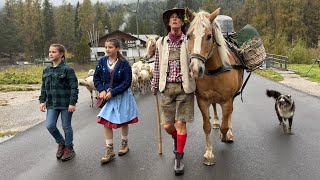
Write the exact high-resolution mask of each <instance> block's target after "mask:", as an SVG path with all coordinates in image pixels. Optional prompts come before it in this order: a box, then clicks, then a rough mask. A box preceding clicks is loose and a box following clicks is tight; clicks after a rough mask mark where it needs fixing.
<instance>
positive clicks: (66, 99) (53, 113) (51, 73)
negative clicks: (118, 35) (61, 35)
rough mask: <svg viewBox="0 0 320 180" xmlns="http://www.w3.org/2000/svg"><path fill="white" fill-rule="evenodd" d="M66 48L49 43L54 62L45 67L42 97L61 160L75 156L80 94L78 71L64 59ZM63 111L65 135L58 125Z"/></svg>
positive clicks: (40, 98) (41, 100) (49, 128)
mask: <svg viewBox="0 0 320 180" xmlns="http://www.w3.org/2000/svg"><path fill="white" fill-rule="evenodd" d="M65 51H66V50H65V48H64V46H63V45H60V44H52V45H51V46H50V48H49V58H50V60H51V61H52V64H51V65H49V66H48V67H46V68H45V69H44V70H43V73H42V86H41V95H40V97H39V101H40V111H42V112H45V111H46V110H47V115H46V127H47V129H48V131H49V132H50V134H51V135H52V136H53V137H54V139H55V140H56V143H57V144H58V150H57V153H56V157H57V159H61V160H62V161H68V160H70V159H72V158H73V157H74V156H75V152H74V149H73V143H72V141H73V130H72V127H71V119H72V114H73V112H74V111H75V110H76V103H77V101H78V93H79V90H78V79H77V77H76V74H75V72H74V70H73V69H72V68H71V67H69V66H68V65H66V64H65V62H64V59H65ZM60 114H61V121H62V128H63V131H64V134H65V138H63V136H62V135H61V133H60V131H59V130H58V128H57V120H58V117H59V115H60Z"/></svg>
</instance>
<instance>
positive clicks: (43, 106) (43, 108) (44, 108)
mask: <svg viewBox="0 0 320 180" xmlns="http://www.w3.org/2000/svg"><path fill="white" fill-rule="evenodd" d="M39 108H40V111H42V112H46V105H45V103H40V106H39Z"/></svg>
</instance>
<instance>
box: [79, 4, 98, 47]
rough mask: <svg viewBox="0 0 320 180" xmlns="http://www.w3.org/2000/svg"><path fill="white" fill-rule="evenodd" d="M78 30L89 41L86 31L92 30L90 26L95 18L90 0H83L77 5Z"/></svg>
mask: <svg viewBox="0 0 320 180" xmlns="http://www.w3.org/2000/svg"><path fill="white" fill-rule="evenodd" d="M78 13H79V20H80V32H81V34H82V36H84V37H85V38H86V39H87V41H88V42H89V35H88V32H89V31H92V26H93V24H94V22H95V19H96V13H95V10H94V8H93V6H92V4H91V0H84V1H83V3H82V4H81V5H80V7H79V12H78Z"/></svg>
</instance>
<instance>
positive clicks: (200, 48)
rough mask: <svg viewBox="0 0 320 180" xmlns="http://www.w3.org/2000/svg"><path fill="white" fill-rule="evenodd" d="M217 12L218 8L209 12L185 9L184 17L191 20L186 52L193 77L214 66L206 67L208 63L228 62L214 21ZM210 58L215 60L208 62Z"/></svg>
mask: <svg viewBox="0 0 320 180" xmlns="http://www.w3.org/2000/svg"><path fill="white" fill-rule="evenodd" d="M219 12H220V8H218V9H216V10H215V11H214V12H212V13H211V14H210V13H208V12H204V11H201V12H198V13H193V12H191V11H190V10H189V9H186V17H187V19H188V20H189V21H190V22H191V23H190V27H189V29H188V31H187V39H188V52H189V54H190V58H191V63H190V66H189V68H190V70H191V76H192V77H193V78H195V79H197V78H202V77H203V75H204V73H205V69H206V68H214V67H207V65H208V64H210V66H212V65H213V66H217V65H218V64H220V65H221V64H223V65H227V64H230V62H229V59H228V55H229V51H228V49H227V46H226V42H225V39H224V37H223V35H222V33H221V30H220V26H219V24H218V22H217V21H215V18H216V17H217V16H218V14H219ZM211 59H214V61H216V62H210V63H208V62H209V60H211Z"/></svg>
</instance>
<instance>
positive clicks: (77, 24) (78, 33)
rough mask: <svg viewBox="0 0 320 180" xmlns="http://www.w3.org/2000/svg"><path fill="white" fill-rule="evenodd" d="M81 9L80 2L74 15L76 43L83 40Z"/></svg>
mask: <svg viewBox="0 0 320 180" xmlns="http://www.w3.org/2000/svg"><path fill="white" fill-rule="evenodd" d="M79 7H80V3H79V1H78V3H77V6H76V9H75V15H74V34H75V40H76V41H80V39H81V30H80V20H79Z"/></svg>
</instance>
